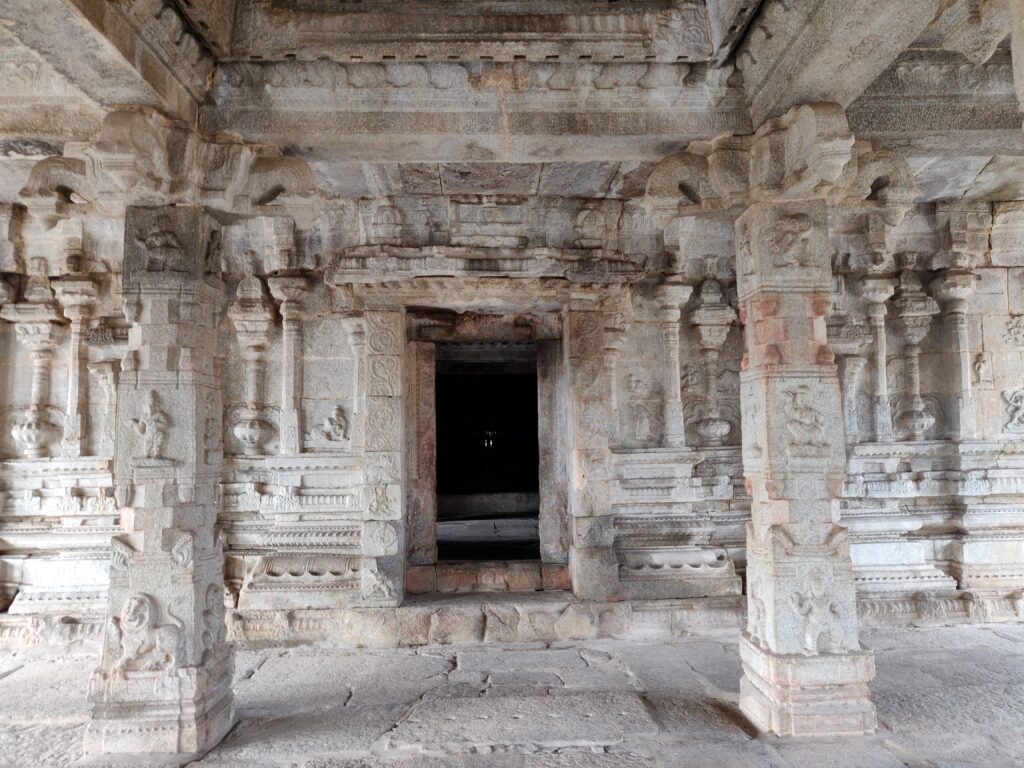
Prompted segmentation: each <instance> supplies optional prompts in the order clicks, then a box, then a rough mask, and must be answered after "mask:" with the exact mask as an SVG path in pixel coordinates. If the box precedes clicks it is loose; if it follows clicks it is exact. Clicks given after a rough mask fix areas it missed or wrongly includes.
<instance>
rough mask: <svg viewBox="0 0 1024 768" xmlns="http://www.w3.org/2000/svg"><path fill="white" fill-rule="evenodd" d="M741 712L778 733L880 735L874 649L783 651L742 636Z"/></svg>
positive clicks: (761, 725)
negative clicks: (873, 694) (873, 688)
mask: <svg viewBox="0 0 1024 768" xmlns="http://www.w3.org/2000/svg"><path fill="white" fill-rule="evenodd" d="M740 659H741V660H742V662H743V679H742V680H741V681H740V710H741V711H742V712H743V714H744V715H746V717H747V719H748V720H750V722H751V723H753V724H754V725H755V726H756V727H757V728H758V730H761V731H770V732H772V733H774V734H776V735H778V736H856V735H863V734H870V733H874V731H875V707H874V705H873V704H872V703H871V701H870V699H869V692H868V682H869V681H870V680H871V679H872V678H874V676H875V659H874V654H873V653H872V652H871V651H855V652H852V653H843V654H835V653H822V654H818V655H816V656H803V655H780V654H775V653H772V652H771V651H768V650H766V649H764V648H762V647H761V646H760V645H758V644H757V642H756V641H755V640H753V639H752V638H751V637H750V636H749V635H748V634H747V633H746V632H744V633H743V635H742V636H741V637H740Z"/></svg>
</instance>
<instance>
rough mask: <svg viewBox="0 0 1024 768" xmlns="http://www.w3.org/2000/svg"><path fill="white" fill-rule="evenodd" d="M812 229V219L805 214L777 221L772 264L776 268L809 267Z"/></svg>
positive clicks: (773, 236) (773, 238) (773, 240)
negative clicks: (808, 251)
mask: <svg viewBox="0 0 1024 768" xmlns="http://www.w3.org/2000/svg"><path fill="white" fill-rule="evenodd" d="M811 229H812V224H811V219H810V217H809V216H805V215H804V214H797V215H796V216H787V217H785V218H783V219H780V220H779V221H777V222H776V223H775V230H774V232H773V235H772V243H771V245H772V253H773V256H772V264H773V265H774V266H776V267H803V266H807V265H808V253H807V250H808V248H809V246H810V241H811Z"/></svg>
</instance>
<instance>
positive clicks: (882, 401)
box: [863, 278, 896, 443]
mask: <svg viewBox="0 0 1024 768" xmlns="http://www.w3.org/2000/svg"><path fill="white" fill-rule="evenodd" d="M895 289H896V282H895V280H891V279H880V278H868V279H866V280H865V281H864V289H863V295H864V298H865V299H866V300H867V302H868V322H869V323H870V325H871V336H872V338H873V340H874V363H873V366H872V369H871V375H872V378H873V387H872V389H873V390H874V422H875V440H876V441H878V442H880V443H891V442H892V440H893V431H892V408H890V406H889V376H888V371H887V367H888V356H889V352H888V349H887V339H886V336H885V302H886V301H888V300H889V298H890V297H891V296H892V294H893V291H894V290H895Z"/></svg>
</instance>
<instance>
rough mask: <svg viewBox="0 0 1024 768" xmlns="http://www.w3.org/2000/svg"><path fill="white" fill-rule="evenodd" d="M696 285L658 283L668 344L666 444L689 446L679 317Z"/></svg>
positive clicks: (676, 446)
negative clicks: (682, 379) (680, 367)
mask: <svg viewBox="0 0 1024 768" xmlns="http://www.w3.org/2000/svg"><path fill="white" fill-rule="evenodd" d="M692 291H693V288H692V287H691V286H688V285H678V284H670V283H666V284H663V285H660V286H658V288H657V299H658V301H659V302H660V304H661V307H660V308H659V310H658V318H659V319H660V320H661V335H662V341H663V342H664V344H665V393H664V420H665V446H666V447H668V448H684V447H686V424H685V421H684V418H683V394H682V382H681V378H680V373H679V365H680V360H679V330H680V329H679V320H680V318H681V317H682V310H681V309H680V308H681V307H682V305H683V304H685V303H686V300H687V299H688V298H689V297H690V293H691V292H692Z"/></svg>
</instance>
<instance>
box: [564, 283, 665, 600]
mask: <svg viewBox="0 0 1024 768" xmlns="http://www.w3.org/2000/svg"><path fill="white" fill-rule="evenodd" d="M566 314H567V317H566V333H565V343H566V350H567V355H566V359H567V363H568V365H567V373H568V376H569V408H570V414H571V415H570V417H569V433H570V446H571V451H572V459H571V472H570V479H569V515H570V518H571V521H572V546H571V548H570V550H569V568H570V572H571V573H572V583H573V588H574V589H575V591H576V594H577V595H578V596H579V597H582V598H585V599H590V600H606V599H608V598H609V597H612V596H614V595H615V594H616V591H617V589H618V583H619V578H618V560H617V559H616V556H615V549H614V537H615V531H614V526H613V518H612V515H611V512H612V507H611V477H612V474H611V455H610V451H609V449H608V440H609V433H610V429H609V425H610V413H609V410H608V397H607V391H606V388H605V377H604V375H603V372H604V368H605V360H604V355H605V349H606V346H607V344H606V340H605V333H604V329H605V327H606V325H607V323H606V322H605V320H606V316H605V313H604V312H603V311H601V306H600V302H599V301H598V300H597V298H596V297H594V296H592V295H590V294H587V293H586V292H582V291H581V292H580V293H578V294H576V295H574V296H573V297H572V298H570V305H569V309H568V312H567V313H566ZM677 328H678V326H677Z"/></svg>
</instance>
